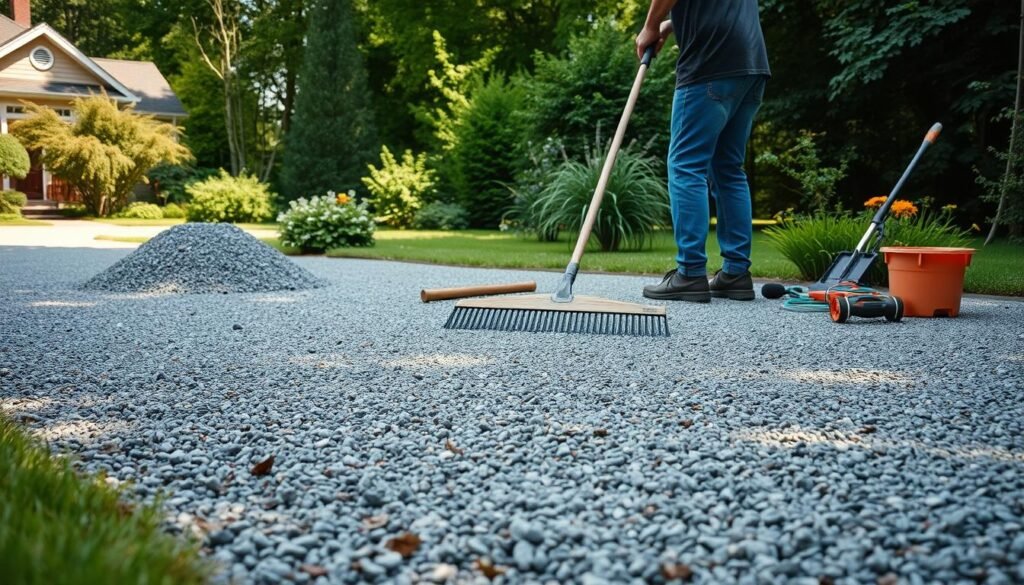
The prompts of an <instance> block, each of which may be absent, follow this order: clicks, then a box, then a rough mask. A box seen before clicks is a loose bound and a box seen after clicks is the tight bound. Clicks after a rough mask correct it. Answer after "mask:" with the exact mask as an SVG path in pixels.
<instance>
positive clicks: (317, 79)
mask: <svg viewBox="0 0 1024 585" xmlns="http://www.w3.org/2000/svg"><path fill="white" fill-rule="evenodd" d="M308 18H309V20H308V28H307V33H306V34H307V36H306V53H305V57H304V61H303V67H302V72H301V74H300V75H299V80H298V94H297V96H296V102H295V118H294V120H293V125H292V127H291V128H290V129H289V131H288V134H287V136H286V137H285V151H284V164H283V168H282V170H281V184H280V189H279V191H280V192H281V193H282V194H283V195H284V197H286V198H288V199H297V198H299V197H309V196H313V195H320V194H323V193H325V192H327V191H335V192H344V191H347V190H349V189H356V188H359V187H360V185H361V183H360V178H361V177H362V176H363V175H365V174H366V172H367V166H366V165H367V164H368V163H369V162H370V161H371V160H373V159H374V157H375V156H376V154H377V152H378V151H379V144H378V143H377V130H376V126H375V124H374V120H373V109H372V107H371V104H370V89H369V85H368V83H367V77H366V70H365V68H364V65H363V58H362V55H361V54H360V53H359V48H358V47H357V46H356V30H355V26H354V23H353V11H352V2H351V0H314V2H313V3H312V6H311V7H310V10H309V13H308Z"/></svg>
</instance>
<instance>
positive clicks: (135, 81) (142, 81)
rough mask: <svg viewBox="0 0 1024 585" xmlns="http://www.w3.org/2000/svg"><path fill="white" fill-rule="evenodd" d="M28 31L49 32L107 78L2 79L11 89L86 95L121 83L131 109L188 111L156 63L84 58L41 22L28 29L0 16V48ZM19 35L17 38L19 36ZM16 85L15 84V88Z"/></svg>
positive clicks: (35, 33) (164, 113)
mask: <svg viewBox="0 0 1024 585" xmlns="http://www.w3.org/2000/svg"><path fill="white" fill-rule="evenodd" d="M25 34H29V35H32V37H38V36H40V35H43V34H46V35H49V36H50V38H51V39H52V40H59V41H60V42H62V43H65V44H64V45H63V46H64V47H65V48H66V49H67V50H69V51H71V52H72V53H75V54H76V55H77V56H75V55H73V58H76V59H78V60H79V61H80V62H81V63H82V64H83V65H86V66H87V67H92V68H93V72H94V73H96V74H98V77H101V78H107V81H103V82H102V83H103V85H96V86H92V85H81V84H67V83H53V82H43V81H40V82H30V81H24V82H22V81H14V80H5V82H4V85H5V87H7V88H8V89H9V90H11V91H22V92H23V91H31V92H33V93H57V94H62V95H69V94H71V95H74V94H78V95H89V94H92V93H97V92H98V91H100V90H101V89H102V90H106V91H108V92H109V91H117V90H116V86H117V85H118V84H120V86H123V87H122V89H121V90H120V91H121V93H124V91H125V90H127V91H130V92H131V94H128V97H129V98H130V99H132V101H135V98H138V101H137V102H136V103H135V110H136V111H137V112H140V113H145V114H157V115H161V116H171V117H184V116H187V115H188V113H187V112H186V111H185V108H184V107H183V106H182V105H181V101H180V100H178V96H176V95H175V94H174V90H172V89H171V85H170V84H169V83H167V79H165V78H164V76H163V75H162V74H161V73H160V70H159V69H157V67H156V65H155V64H153V63H152V62H150V61H127V60H124V59H103V58H99V57H86V56H85V55H82V54H81V52H80V51H78V49H77V48H75V47H74V46H73V45H71V44H70V43H68V41H67V40H66V39H64V38H63V37H62V36H61V35H60V34H59V33H57V32H56V31H54V30H53V29H52V28H50V27H48V26H46V25H45V24H41V25H38V26H35V27H32V28H26V27H24V26H22V25H20V24H18V23H17V22H14V21H13V20H11V19H10V18H7V17H6V16H3V15H0V50H2V49H3V48H4V47H5V46H8V45H10V44H12V43H16V44H18V45H20V44H23V43H24V42H26V41H25V39H26V38H27V37H23V36H22V35H25ZM19 37H21V39H19ZM15 86H17V87H15Z"/></svg>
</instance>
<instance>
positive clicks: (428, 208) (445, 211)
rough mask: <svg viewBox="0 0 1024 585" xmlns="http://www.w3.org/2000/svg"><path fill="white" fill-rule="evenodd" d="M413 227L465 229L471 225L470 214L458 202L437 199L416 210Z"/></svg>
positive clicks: (422, 228) (420, 228) (424, 228)
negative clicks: (443, 201)
mask: <svg viewBox="0 0 1024 585" xmlns="http://www.w3.org/2000/svg"><path fill="white" fill-rule="evenodd" d="M412 227H414V228H416V229H418V230H464V229H466V228H468V227H469V214H468V213H467V212H466V208H464V207H462V206H461V205H459V204H457V203H442V202H441V201H435V202H433V203H428V204H427V205H424V206H423V207H422V208H421V209H420V210H419V211H417V212H416V218H415V219H414V220H413V222H412Z"/></svg>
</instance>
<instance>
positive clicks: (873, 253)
mask: <svg viewBox="0 0 1024 585" xmlns="http://www.w3.org/2000/svg"><path fill="white" fill-rule="evenodd" d="M941 132H942V124H938V123H936V124H935V125H933V126H932V128H931V130H929V131H928V134H926V135H925V137H924V142H922V143H921V147H920V148H918V149H917V154H915V155H914V158H913V160H911V161H910V165H908V166H907V170H905V171H903V176H902V177H900V180H899V181H898V182H897V183H896V186H895V187H893V190H892V192H891V193H889V196H888V197H887V198H886V199H885V203H883V204H882V206H881V207H879V208H878V211H877V212H876V213H875V216H874V217H873V218H872V219H871V224H870V225H869V226H868V230H867V231H866V232H865V233H864V237H862V238H861V239H860V243H858V244H857V247H856V248H854V250H853V251H852V252H840V253H839V254H838V255H836V257H835V259H833V261H832V266H830V267H829V269H828V270H827V271H825V274H824V275H823V276H822V277H821V278H820V279H819V280H818V282H816V283H814V284H813V285H811V288H812V289H814V290H825V289H828V288H829V287H832V286H835V285H837V284H839V283H849V282H854V283H857V284H865V283H866V279H867V275H868V272H869V271H870V270H871V265H872V264H873V263H874V261H875V258H877V256H878V247H879V245H880V244H881V242H882V238H883V237H884V235H885V219H886V217H888V215H889V209H890V208H891V207H892V204H893V202H894V201H896V196H897V195H898V194H899V192H900V190H901V189H902V188H903V184H904V183H906V182H907V178H908V177H910V173H911V172H912V171H913V170H914V167H916V166H917V163H918V161H920V160H921V157H922V156H924V152H925V151H926V150H928V147H929V146H931V145H932V144H935V141H936V140H937V139H938V138H939V133H941Z"/></svg>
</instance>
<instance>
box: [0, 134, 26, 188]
mask: <svg viewBox="0 0 1024 585" xmlns="http://www.w3.org/2000/svg"><path fill="white" fill-rule="evenodd" d="M31 165H32V162H31V160H30V159H29V157H28V151H27V150H25V147H24V146H22V145H21V142H19V141H18V139H17V138H15V137H14V136H11V135H10V134H0V176H3V175H7V176H8V177H11V178H14V179H24V178H25V175H27V174H28V171H29V169H30V168H31Z"/></svg>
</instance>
